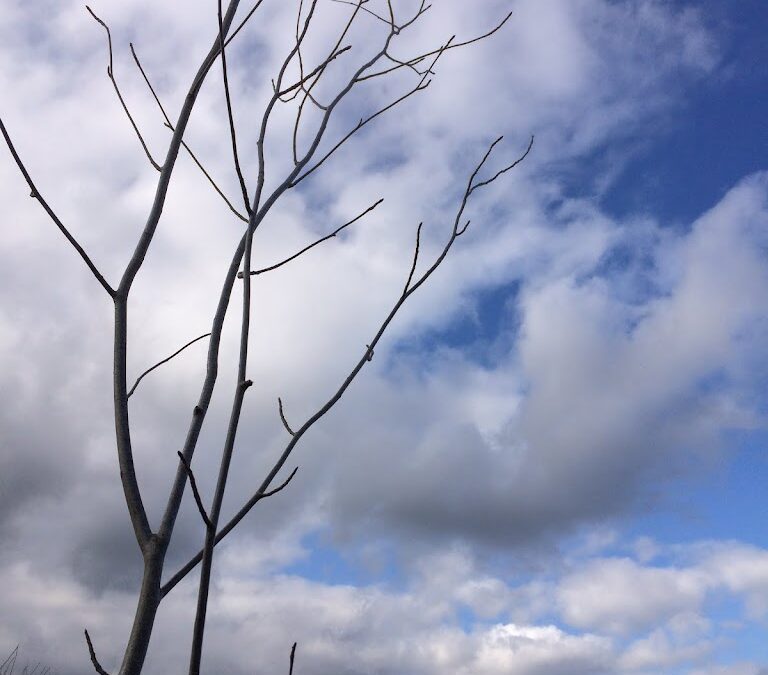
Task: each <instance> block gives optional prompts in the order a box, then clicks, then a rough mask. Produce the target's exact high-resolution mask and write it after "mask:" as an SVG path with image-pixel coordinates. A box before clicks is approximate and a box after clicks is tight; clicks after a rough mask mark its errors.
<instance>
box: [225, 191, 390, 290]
mask: <svg viewBox="0 0 768 675" xmlns="http://www.w3.org/2000/svg"><path fill="white" fill-rule="evenodd" d="M383 201H384V199H379V200H378V201H377V202H376V203H374V204H372V205H371V206H369V207H368V208H367V209H366V210H365V211H363V212H362V213H361V214H360V215H358V216H355V217H354V218H353V219H352V220H350V221H348V222H346V223H344V224H343V225H341V226H339V227H337V228H336V229H335V230H334V231H333V232H331V233H330V234H326V235H325V236H324V237H321V238H320V239H318V240H317V241H314V242H312V243H311V244H310V245H309V246H305V247H304V248H303V249H301V250H300V251H299V252H298V253H294V254H293V255H292V256H289V257H288V258H286V259H285V260H281V261H280V262H279V263H275V264H274V265H270V266H269V267H263V268H261V269H258V270H251V276H255V275H257V274H264V272H271V271H272V270H276V269H277V268H278V267H282V266H283V265H285V264H286V263H289V262H291V261H292V260H295V259H296V258H298V257H299V256H300V255H301V254H302V253H306V252H307V251H309V250H310V249H313V248H314V247H315V246H317V245H318V244H322V243H323V242H324V241H328V240H329V239H333V238H334V237H335V236H336V235H337V234H338V233H339V232H341V231H342V230H343V229H345V228H347V227H349V226H350V225H352V224H353V223H356V222H357V221H358V220H360V219H361V218H362V217H363V216H364V215H366V214H367V213H369V212H371V211H373V210H374V209H375V208H376V207H377V206H378V205H379V204H381V203H382V202H383ZM237 276H238V278H239V279H242V277H243V273H242V272H238V275H237Z"/></svg>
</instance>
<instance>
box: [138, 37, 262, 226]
mask: <svg viewBox="0 0 768 675" xmlns="http://www.w3.org/2000/svg"><path fill="white" fill-rule="evenodd" d="M130 47H131V54H133V60H134V61H135V63H136V66H137V67H138V69H139V72H141V75H142V77H143V78H144V82H146V84H147V87H149V91H150V92H151V93H152V97H153V98H154V99H155V103H157V107H158V108H160V112H161V113H162V115H163V118H165V126H166V127H167V128H168V129H170V130H171V131H173V130H174V127H173V124H172V123H171V120H170V118H169V117H168V114H167V113H166V112H165V108H164V107H163V104H162V103H161V101H160V98H159V97H158V95H157V92H156V91H155V88H154V87H153V86H152V83H151V82H150V81H149V77H148V76H147V73H146V72H145V70H144V67H143V66H142V65H141V61H139V56H138V54H136V50H135V49H134V47H133V42H131V43H130ZM181 146H182V147H183V148H184V149H185V150H186V151H187V153H188V154H189V156H190V157H191V158H192V161H193V162H194V163H195V164H196V165H197V168H198V169H200V171H202V172H203V175H204V176H205V177H206V178H207V179H208V182H209V183H210V184H211V187H213V189H214V190H215V191H216V192H217V194H218V195H219V196H220V197H221V198H222V199H223V200H224V202H225V203H226V205H227V206H228V207H229V210H230V211H232V213H234V214H235V215H236V216H237V217H238V218H239V219H240V220H242V221H243V222H244V223H247V222H248V218H247V217H246V216H244V215H243V214H242V213H240V211H238V210H237V209H236V208H235V206H234V204H232V202H231V201H230V200H229V198H228V197H227V195H225V194H224V191H223V190H222V189H221V188H220V187H219V186H218V185H217V184H216V181H215V180H213V178H212V177H211V174H210V173H208V171H206V169H205V167H204V166H203V164H202V162H201V161H200V160H199V159H198V158H197V156H196V155H195V153H194V152H192V150H191V149H190V147H189V145H187V143H186V142H185V141H184V140H182V141H181Z"/></svg>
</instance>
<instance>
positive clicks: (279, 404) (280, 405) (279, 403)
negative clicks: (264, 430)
mask: <svg viewBox="0 0 768 675" xmlns="http://www.w3.org/2000/svg"><path fill="white" fill-rule="evenodd" d="M277 409H278V411H279V412H280V419H281V420H282V422H283V426H284V427H285V430H286V431H287V432H288V433H289V434H290V435H291V436H295V435H296V433H295V432H294V431H293V429H291V427H290V425H289V424H288V420H287V419H285V413H284V412H283V399H281V398H280V397H279V396H278V397H277Z"/></svg>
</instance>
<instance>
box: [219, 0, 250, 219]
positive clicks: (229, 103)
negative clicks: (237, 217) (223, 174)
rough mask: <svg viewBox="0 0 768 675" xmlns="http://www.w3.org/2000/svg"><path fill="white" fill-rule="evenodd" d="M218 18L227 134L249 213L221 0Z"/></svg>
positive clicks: (244, 201) (248, 212)
mask: <svg viewBox="0 0 768 675" xmlns="http://www.w3.org/2000/svg"><path fill="white" fill-rule="evenodd" d="M218 19H219V45H220V50H221V69H222V74H223V77H224V98H225V99H226V101H227V118H228V120H229V135H230V137H231V139H232V157H233V159H234V162H235V171H236V172H237V179H238V180H239V181H240V190H241V192H242V193H243V203H244V204H245V211H246V213H247V214H248V215H251V205H250V203H249V202H248V188H247V187H246V186H245V178H244V177H243V170H242V169H241V168H240V159H239V157H238V155H237V134H236V133H235V119H234V116H233V114H232V99H231V98H230V94H229V73H228V71H227V54H226V51H225V45H226V43H225V42H224V24H223V17H222V14H221V0H218Z"/></svg>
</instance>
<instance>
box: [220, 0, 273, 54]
mask: <svg viewBox="0 0 768 675" xmlns="http://www.w3.org/2000/svg"><path fill="white" fill-rule="evenodd" d="M262 2H264V0H258V2H257V3H256V4H255V5H254V6H253V7H252V8H251V11H249V12H248V14H246V15H245V18H244V19H243V20H242V21H241V22H240V23H239V24H238V26H237V28H235V30H233V31H232V34H231V35H230V36H229V37H228V38H227V41H226V42H225V43H224V46H225V47H227V46H228V45H229V43H230V42H232V40H234V39H235V35H237V34H238V33H239V32H240V31H241V30H242V29H243V26H245V24H246V23H248V19H250V18H251V17H252V16H253V13H254V12H255V11H256V10H257V9H258V8H259V6H260V5H261V3H262Z"/></svg>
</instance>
